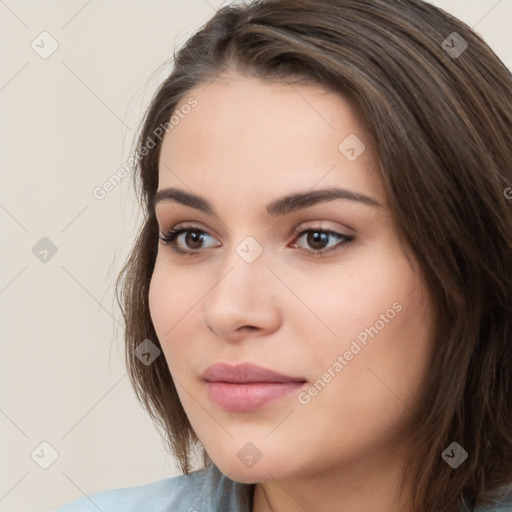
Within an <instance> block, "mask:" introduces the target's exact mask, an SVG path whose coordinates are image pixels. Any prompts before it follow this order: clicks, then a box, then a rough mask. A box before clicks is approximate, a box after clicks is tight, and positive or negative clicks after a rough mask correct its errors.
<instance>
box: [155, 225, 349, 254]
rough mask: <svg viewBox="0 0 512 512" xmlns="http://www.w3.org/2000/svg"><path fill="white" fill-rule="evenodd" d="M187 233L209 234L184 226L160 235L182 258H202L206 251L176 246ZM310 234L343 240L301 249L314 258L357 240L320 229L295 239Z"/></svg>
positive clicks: (297, 235)
mask: <svg viewBox="0 0 512 512" xmlns="http://www.w3.org/2000/svg"><path fill="white" fill-rule="evenodd" d="M187 232H195V233H198V234H200V235H203V234H204V235H208V234H209V233H207V232H206V231H204V230H202V229H199V228H196V227H194V226H184V227H181V228H174V229H171V230H169V231H168V232H167V233H165V234H163V233H160V234H161V235H162V236H160V240H161V241H162V245H165V246H169V247H170V248H171V250H172V251H173V252H175V253H177V254H179V255H181V256H188V257H194V256H200V255H201V253H202V252H204V249H203V250H201V249H199V250H192V251H186V250H183V249H180V248H179V247H178V245H177V244H176V238H178V236H179V235H181V234H182V233H187ZM310 232H313V233H323V234H327V235H333V236H335V237H338V238H340V239H341V242H339V243H338V244H336V245H334V246H332V247H330V248H328V249H320V250H308V249H303V248H301V247H299V250H300V251H302V252H306V253H308V254H309V255H310V256H313V257H321V256H323V255H324V254H326V253H330V252H333V251H337V250H340V249H341V248H342V247H349V246H350V245H351V244H352V242H353V241H354V240H355V237H353V236H350V235H344V234H342V233H338V232H336V231H332V230H329V229H320V228H309V229H304V230H299V229H297V230H295V231H294V232H293V236H294V237H295V238H300V237H301V236H302V235H305V234H307V233H310ZM295 238H294V240H295Z"/></svg>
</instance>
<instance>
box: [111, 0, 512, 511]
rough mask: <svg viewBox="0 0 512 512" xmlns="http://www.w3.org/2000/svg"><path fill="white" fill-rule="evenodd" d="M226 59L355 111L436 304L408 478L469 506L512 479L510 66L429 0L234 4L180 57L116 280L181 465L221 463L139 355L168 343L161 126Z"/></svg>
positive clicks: (155, 108) (440, 500) (140, 180)
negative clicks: (158, 294)
mask: <svg viewBox="0 0 512 512" xmlns="http://www.w3.org/2000/svg"><path fill="white" fill-rule="evenodd" d="M228 68H235V69H236V70H237V71H238V72H239V73H242V74H244V75H246V76H248V77H258V78H262V79H265V80H281V81H294V80H295V81H298V82H301V81H307V82H314V83H317V84H320V85H323V86H324V87H326V88H328V89H330V90H332V91H335V92H337V93H339V94H341V95H343V97H345V98H347V99H348V100H349V101H350V102H351V103H352V104H353V105H354V107H355V108H357V109H358V111H359V112H360V114H361V116H362V119H363V121H364V122H365V123H366V125H367V128H368V130H369V131H370V132H371V134H372V135H373V137H374V143H375V146H376V150H377V153H378V155H379V159H380V166H381V175H382V179H383V182H384V184H385V186H386V189H387V192H388V194H389V201H390V207H391V209H392V213H393V214H394V216H395V218H396V222H397V225H398V228H399V231H400V233H401V236H402V237H403V238H404V239H405V240H406V241H407V245H408V246H409V247H410V248H411V249H412V251H413V252H414V256H415V258H416V259H417V261H418V263H419V265H420V266H421V268H422V270H423V272H424V275H425V276H426V285H427V286H428V287H429V289H430V291H431V293H432V295H433V297H434V299H435V302H436V307H437V325H436V333H437V335H436V339H435V340H434V341H435V343H436V346H435V357H434V358H433V361H432V365H431V370H430V373H429V378H428V380H427V382H426V383H425V390H424V393H425V394H424V397H425V398H424V401H423V404H422V405H423V407H422V412H421V418H419V421H418V427H417V429H416V431H415V434H414V442H415V445H416V449H415V450H413V452H412V453H411V454H410V458H409V460H407V464H406V467H405V468H404V479H403V482H402V483H403V486H402V488H405V487H406V485H405V484H406V482H407V483H408V484H412V485H411V486H410V487H412V489H413V495H412V497H411V499H412V507H413V510H415V511H418V512H453V511H454V510H460V508H461V506H462V504H463V497H464V499H466V498H468V499H469V500H470V501H471V502H473V503H475V504H476V505H480V504H482V503H486V502H488V500H490V499H491V492H492V491H493V490H495V489H497V488H498V487H500V486H502V485H506V484H509V483H510V482H512V202H511V201H510V200H509V199H510V198H512V189H511V188H509V187H510V186H511V183H512V150H511V148H512V135H511V134H512V77H511V74H510V72H509V71H508V70H507V68H506V67H505V65H504V64H503V63H502V62H501V61H500V59H499V58H498V57H497V56H496V55H495V54H494V52H493V51H492V50H491V49H490V48H489V46H488V45H487V44H486V43H485V42H484V41H483V40H482V39H481V38H480V37H479V36H478V35H477V34H476V33H475V32H474V31H472V30H471V29H470V28H469V27H468V26H467V25H465V24H464V23H462V22H461V21H459V20H457V19H456V18H454V17H452V16H450V15H449V14H447V13H446V12H444V11H442V10H440V9H438V8H436V7H434V6H432V5H430V4H427V3H425V2H423V1H421V0H259V1H258V0H256V1H253V2H252V3H247V2H245V3H244V4H242V3H238V4H231V5H227V6H225V7H223V8H221V9H220V10H218V12H217V13H216V14H215V15H214V16H213V17H212V18H211V20H210V21H209V22H208V23H207V24H206V25H204V26H203V27H202V28H201V29H200V30H198V31H197V32H196V33H195V34H194V35H193V36H192V37H190V38H189V39H188V41H187V42H186V43H185V44H184V46H183V47H182V48H181V49H180V50H179V51H178V52H177V54H176V55H175V56H174V67H173V70H172V73H171V74H170V76H168V78H167V79H166V80H165V81H164V82H163V83H162V84H161V86H160V88H159V89H158V91H157V93H156V94H155V96H154V98H153V100H152V102H151V104H150V106H149V108H148V110H147V112H146V115H145V118H144V121H143V124H142V125H141V129H140V131H139V134H138V137H137V142H136V144H137V155H138V157H137V158H136V162H137V166H136V173H135V174H134V179H135V183H134V185H135V187H136V190H137V192H138V194H139V201H140V203H141V205H142V208H143V209H144V212H145V220H144V223H143V225H142V227H141V230H140V232H139V234H138V237H137V239H136V241H135V243H134V246H133V248H132V251H131V254H130V256H129V258H128V260H127V262H126V264H125V266H124V267H123V269H122V271H121V273H120V275H119V277H118V281H117V282H116V297H117V300H118V302H119V304H120V306H121V309H122V312H123V317H124V321H125V325H126V330H125V342H126V363H127V367H128V370H129V375H130V379H131V383H132V386H133V388H134V390H135V392H136V395H137V397H138V399H139V400H140V402H141V403H142V405H143V406H144V408H145V409H146V410H147V411H148V413H149V414H150V416H151V417H152V419H153V420H154V421H155V423H156V424H157V425H158V426H159V427H161V429H162V431H163V435H164V438H165V439H166V441H167V443H168V447H169V449H170V450H171V452H172V453H173V454H174V455H175V456H176V457H177V459H178V461H179V463H180V466H181V469H182V470H183V472H184V473H188V472H189V471H190V461H191V455H192V453H193V452H194V448H195V447H199V449H200V450H201V451H202V455H203V462H204V463H205V464H206V465H207V464H209V463H210V462H211V461H210V459H209V457H208V454H207V453H206V452H205V450H204V448H202V446H201V444H200V441H199V439H198V438H197V436H196V435H195V433H194V431H193V429H192V427H191V425H190V423H189V421H188V418H187V416H186V414H185V411H184V410H183V407H182V405H181V403H180V401H179V398H178V395H177V392H176V389H175V387H174V384H173V381H172V378H171V375H170V372H169V369H168V366H167V364H166V361H165V358H163V357H160V358H157V359H156V360H155V361H154V362H153V363H152V364H151V365H145V364H143V363H141V361H140V360H139V359H138V358H137V357H136V356H135V353H134V351H135V349H136V347H137V346H138V345H139V344H140V343H141V342H142V341H143V340H145V339H150V340H151V341H152V342H153V343H155V344H156V345H157V346H159V342H158V338H157V335H156V332H155V329H154V327H153V325H152V321H151V317H150V312H149V307H148V291H149V284H150V279H151V276H152V272H153V268H154V263H155V258H156V253H157V247H158V227H157V222H156V219H155V215H154V211H153V210H152V208H151V199H152V197H153V195H154V194H155V192H156V190H157V187H158V162H159V155H160V147H161V140H162V138H161V137H155V134H160V133H161V129H160V131H158V127H161V126H166V127H167V128H170V127H171V125H169V124H167V125H166V123H169V120H170V118H171V115H173V113H174V112H175V109H176V107H177V105H178V103H179V102H180V101H185V100H186V99H187V95H189V93H190V92H191V90H192V89H194V88H195V87H198V86H199V85H202V84H207V83H208V82H209V81H211V80H213V79H214V78H215V77H216V76H217V75H219V74H220V73H222V71H224V70H226V69H228ZM150 140H151V141H153V144H152V146H154V147H152V146H151V147H152V148H151V149H150V150H149V151H147V147H148V142H149V141H150ZM144 148H146V151H144ZM506 191H509V193H507V192H506ZM507 198H509V199H507ZM119 287H120V291H119ZM177 292H178V293H179V291H177ZM452 442H457V443H459V444H460V445H461V446H462V447H463V448H464V449H465V450H466V451H467V452H468V454H469V456H468V459H467V460H466V461H465V462H464V463H463V464H462V465H461V466H460V467H458V468H457V469H452V468H451V467H450V466H449V465H448V464H447V463H446V462H445V461H444V460H443V458H442V457H441V453H442V452H443V450H445V448H446V447H447V446H449V445H450V444H451V443H452Z"/></svg>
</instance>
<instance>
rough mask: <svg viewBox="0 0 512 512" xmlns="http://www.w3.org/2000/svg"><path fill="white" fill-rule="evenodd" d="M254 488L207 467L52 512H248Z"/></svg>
mask: <svg viewBox="0 0 512 512" xmlns="http://www.w3.org/2000/svg"><path fill="white" fill-rule="evenodd" d="M253 491H254V485H251V484H242V483H239V482H234V481H233V480H230V479H229V478H227V477H226V476H225V475H223V474H222V473H221V472H220V470H219V469H218V468H217V466H215V464H211V465H210V466H209V468H208V469H207V470H203V471H196V472H194V473H190V474H188V475H182V476H176V477H172V478H166V479H164V480H159V481H157V482H153V483H150V484H147V485H141V486H138V487H127V488H123V489H111V490H108V491H102V492H98V493H95V494H91V495H90V496H83V497H81V498H79V499H77V500H75V501H72V502H70V503H68V504H67V505H64V506H63V507H61V508H59V509H58V510H56V511H55V512H99V511H101V512H251V502H252V494H253ZM511 511H512V488H511V487H507V488H505V490H504V491H502V492H500V493H497V494H496V504H495V505H493V506H490V507H478V508H476V509H473V508H472V507H470V506H469V505H468V506H466V507H465V508H464V509H463V510H462V511H461V512H511Z"/></svg>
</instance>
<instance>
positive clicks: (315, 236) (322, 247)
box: [292, 228, 355, 256]
mask: <svg viewBox="0 0 512 512" xmlns="http://www.w3.org/2000/svg"><path fill="white" fill-rule="evenodd" d="M301 238H304V240H305V242H306V243H307V245H309V246H310V247H311V250H309V249H302V248H301V247H299V249H301V250H303V251H306V252H307V253H309V254H310V255H312V256H323V255H324V254H325V253H329V252H332V251H336V250H338V249H341V248H342V247H346V246H348V245H350V243H351V242H353V241H354V240H355V237H353V236H351V235H344V234H343V233H338V232H337V231H332V230H330V229H327V230H326V229H320V228H310V229H305V230H302V231H298V234H297V240H300V239H301ZM329 239H331V240H333V239H334V241H335V240H336V239H338V242H337V243H329ZM292 247H297V244H293V245H292Z"/></svg>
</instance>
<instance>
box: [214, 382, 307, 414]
mask: <svg viewBox="0 0 512 512" xmlns="http://www.w3.org/2000/svg"><path fill="white" fill-rule="evenodd" d="M305 384H306V383H305V382H251V383H247V384H235V383H230V382H207V383H206V388H207V392H208V396H209V397H210V400H211V401H212V402H214V403H215V404H217V405H218V406H219V407H220V408H221V409H224V410H226V411H238V412H248V411H255V410H257V409H261V408H262V407H264V406H265V405H267V404H268V403H270V402H273V401H274V400H277V399H279V398H284V397H286V396H289V395H291V394H293V393H294V392H296V391H298V390H299V389H300V388H302V387H303V386H304V385H305Z"/></svg>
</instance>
